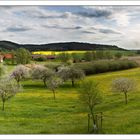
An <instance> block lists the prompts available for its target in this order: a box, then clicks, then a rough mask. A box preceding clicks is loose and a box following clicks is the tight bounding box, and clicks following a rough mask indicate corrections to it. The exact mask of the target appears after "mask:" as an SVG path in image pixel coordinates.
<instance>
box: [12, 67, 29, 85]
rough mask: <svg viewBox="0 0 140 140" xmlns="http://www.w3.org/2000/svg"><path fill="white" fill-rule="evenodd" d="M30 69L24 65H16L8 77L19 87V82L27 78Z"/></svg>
mask: <svg viewBox="0 0 140 140" xmlns="http://www.w3.org/2000/svg"><path fill="white" fill-rule="evenodd" d="M29 73H30V69H29V68H27V67H25V66H24V65H18V66H17V67H16V68H15V69H14V70H13V72H12V73H11V75H10V77H11V78H14V79H15V80H16V82H17V84H18V85H19V82H20V81H21V80H23V79H25V78H27V77H29Z"/></svg>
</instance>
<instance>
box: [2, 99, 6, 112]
mask: <svg viewBox="0 0 140 140" xmlns="http://www.w3.org/2000/svg"><path fill="white" fill-rule="evenodd" d="M4 105H5V102H4V101H2V110H3V111H4Z"/></svg>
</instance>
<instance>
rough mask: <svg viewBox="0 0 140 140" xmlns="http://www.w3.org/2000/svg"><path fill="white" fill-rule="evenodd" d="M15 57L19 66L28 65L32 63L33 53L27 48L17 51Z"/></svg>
mask: <svg viewBox="0 0 140 140" xmlns="http://www.w3.org/2000/svg"><path fill="white" fill-rule="evenodd" d="M15 55H16V62H17V64H28V63H30V61H31V53H30V52H29V51H28V50H27V49H25V48H19V49H17V50H16V53H15Z"/></svg>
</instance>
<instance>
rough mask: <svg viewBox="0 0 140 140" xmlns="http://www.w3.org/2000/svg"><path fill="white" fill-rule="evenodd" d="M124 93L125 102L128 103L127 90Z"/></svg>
mask: <svg viewBox="0 0 140 140" xmlns="http://www.w3.org/2000/svg"><path fill="white" fill-rule="evenodd" d="M124 95H125V104H127V93H126V92H125V93H124Z"/></svg>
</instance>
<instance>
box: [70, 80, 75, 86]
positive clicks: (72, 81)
mask: <svg viewBox="0 0 140 140" xmlns="http://www.w3.org/2000/svg"><path fill="white" fill-rule="evenodd" d="M71 83H72V87H74V85H75V84H74V80H73V79H72V80H71Z"/></svg>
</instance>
